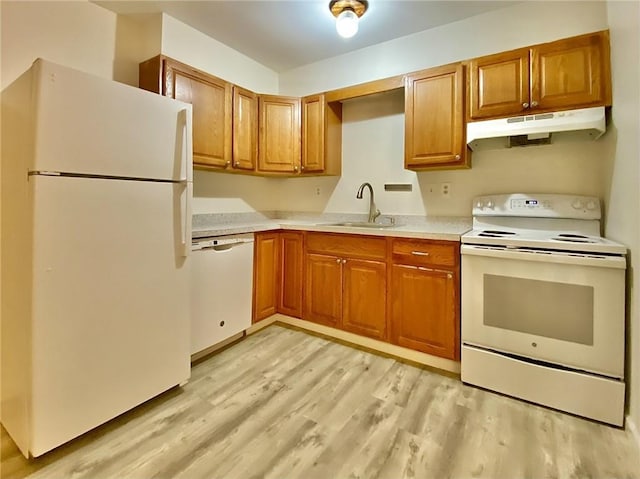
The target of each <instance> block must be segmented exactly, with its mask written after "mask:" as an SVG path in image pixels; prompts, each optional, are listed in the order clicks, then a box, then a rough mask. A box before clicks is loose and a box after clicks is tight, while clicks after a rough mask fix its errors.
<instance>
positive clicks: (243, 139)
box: [233, 86, 258, 170]
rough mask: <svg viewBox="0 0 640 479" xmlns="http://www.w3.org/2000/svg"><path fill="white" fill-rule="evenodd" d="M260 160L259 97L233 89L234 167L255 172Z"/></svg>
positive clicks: (240, 89)
mask: <svg viewBox="0 0 640 479" xmlns="http://www.w3.org/2000/svg"><path fill="white" fill-rule="evenodd" d="M257 160H258V95H256V94H255V93H253V92H251V91H249V90H245V89H244V88H240V87H238V86H234V87H233V167H234V168H236V169H240V170H255V168H256V164H257Z"/></svg>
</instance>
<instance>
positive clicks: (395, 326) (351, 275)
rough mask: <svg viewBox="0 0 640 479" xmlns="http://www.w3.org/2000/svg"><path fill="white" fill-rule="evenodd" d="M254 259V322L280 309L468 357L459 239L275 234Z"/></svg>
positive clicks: (259, 244)
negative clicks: (462, 346)
mask: <svg viewBox="0 0 640 479" xmlns="http://www.w3.org/2000/svg"><path fill="white" fill-rule="evenodd" d="M254 261H255V263H254V264H255V268H254V322H257V321H260V320H262V319H264V318H267V317H269V316H271V315H273V314H274V313H276V312H278V313H282V314H286V315H288V316H293V317H297V318H302V319H304V320H308V321H312V322H315V323H318V324H322V325H325V326H330V327H332V328H337V329H342V330H344V331H348V332H351V333H354V334H359V335H361V336H367V337H370V338H374V339H378V340H381V341H388V342H391V343H393V344H397V345H398V346H402V347H405V348H409V349H413V350H417V351H422V352H424V353H428V354H432V355H435V356H439V357H443V358H447V359H452V360H456V361H458V360H459V359H460V245H459V243H457V242H455V241H431V240H422V239H411V238H380V237H372V236H360V235H350V234H334V233H317V232H300V231H272V232H264V233H257V234H256V236H255V260H254Z"/></svg>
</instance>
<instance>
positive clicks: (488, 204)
mask: <svg viewBox="0 0 640 479" xmlns="http://www.w3.org/2000/svg"><path fill="white" fill-rule="evenodd" d="M493 206H494V204H493V200H489V201H487V208H491V209H493Z"/></svg>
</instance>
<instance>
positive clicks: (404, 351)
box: [267, 313, 460, 375]
mask: <svg viewBox="0 0 640 479" xmlns="http://www.w3.org/2000/svg"><path fill="white" fill-rule="evenodd" d="M271 319H273V321H275V322H278V323H284V324H289V325H291V326H295V327H297V328H300V329H306V330H307V331H311V332H315V333H319V334H322V335H324V336H329V337H332V338H335V339H338V340H341V341H345V342H347V343H351V344H354V345H356V346H360V347H363V348H366V349H370V350H373V351H378V352H380V353H383V354H387V355H389V356H394V357H397V358H399V359H404V360H407V361H411V362H413V363H418V364H421V365H424V366H429V367H431V368H434V369H439V370H441V371H446V372H449V373H453V374H455V375H459V374H460V363H459V362H458V361H452V360H450V359H444V358H439V357H437V356H432V355H431V354H427V353H423V352H420V351H414V350H413V349H408V348H403V347H401V346H396V345H395V344H391V343H385V342H384V341H378V340H376V339H371V338H367V337H365V336H360V335H358V334H353V333H349V332H347V331H342V330H340V329H335V328H330V327H328V326H323V325H321V324H317V323H313V322H311V321H304V320H302V319H298V318H293V317H291V316H286V315H284V314H279V313H278V314H274V315H273V316H270V317H269V318H267V320H271ZM273 321H272V322H273Z"/></svg>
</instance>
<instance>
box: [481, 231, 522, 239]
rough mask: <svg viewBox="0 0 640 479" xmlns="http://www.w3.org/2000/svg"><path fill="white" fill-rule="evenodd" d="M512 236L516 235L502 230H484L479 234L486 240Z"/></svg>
mask: <svg viewBox="0 0 640 479" xmlns="http://www.w3.org/2000/svg"><path fill="white" fill-rule="evenodd" d="M510 235H515V233H514V232H513V231H501V230H484V231H481V232H480V233H478V236H482V237H484V238H508V237H509V236H510Z"/></svg>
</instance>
